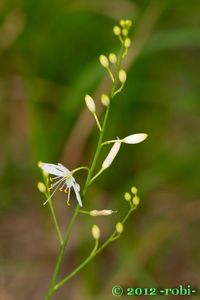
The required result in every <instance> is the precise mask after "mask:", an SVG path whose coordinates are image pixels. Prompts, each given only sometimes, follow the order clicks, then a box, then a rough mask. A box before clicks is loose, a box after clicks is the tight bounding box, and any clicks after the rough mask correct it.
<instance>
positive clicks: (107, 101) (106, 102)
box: [101, 94, 110, 106]
mask: <svg viewBox="0 0 200 300" xmlns="http://www.w3.org/2000/svg"><path fill="white" fill-rule="evenodd" d="M101 102H102V104H103V105H105V106H108V105H110V98H109V97H108V95H106V94H102V95H101Z"/></svg>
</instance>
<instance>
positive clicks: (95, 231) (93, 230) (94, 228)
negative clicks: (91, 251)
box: [92, 225, 100, 240]
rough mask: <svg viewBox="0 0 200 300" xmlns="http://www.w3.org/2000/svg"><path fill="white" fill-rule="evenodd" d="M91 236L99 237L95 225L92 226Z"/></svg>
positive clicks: (97, 228)
mask: <svg viewBox="0 0 200 300" xmlns="http://www.w3.org/2000/svg"><path fill="white" fill-rule="evenodd" d="M92 236H93V238H94V239H95V240H98V239H99V238H100V229H99V227H98V226H97V225H93V226H92Z"/></svg>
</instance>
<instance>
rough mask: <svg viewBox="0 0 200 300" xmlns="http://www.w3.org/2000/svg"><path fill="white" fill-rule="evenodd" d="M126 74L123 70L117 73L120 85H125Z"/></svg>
mask: <svg viewBox="0 0 200 300" xmlns="http://www.w3.org/2000/svg"><path fill="white" fill-rule="evenodd" d="M126 77H127V76H126V72H125V71H124V70H123V69H121V70H120V71H119V81H120V82H121V83H125V81H126Z"/></svg>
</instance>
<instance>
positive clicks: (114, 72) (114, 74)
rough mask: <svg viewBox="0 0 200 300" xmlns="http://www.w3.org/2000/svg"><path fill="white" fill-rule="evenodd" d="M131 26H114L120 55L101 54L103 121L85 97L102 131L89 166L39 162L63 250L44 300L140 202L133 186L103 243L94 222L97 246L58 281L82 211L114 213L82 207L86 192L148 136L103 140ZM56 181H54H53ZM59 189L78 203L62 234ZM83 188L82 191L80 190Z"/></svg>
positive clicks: (120, 226) (40, 185) (115, 234)
mask: <svg viewBox="0 0 200 300" xmlns="http://www.w3.org/2000/svg"><path fill="white" fill-rule="evenodd" d="M131 25H132V22H131V21H130V20H121V21H120V24H119V26H118V25H117V26H114V28H113V32H114V34H115V35H116V36H117V37H118V38H119V41H120V44H121V49H120V52H119V55H118V56H117V55H116V54H114V53H110V54H109V56H108V57H107V56H105V55H100V57H99V61H100V64H101V65H102V67H104V68H105V69H106V71H107V72H108V75H109V77H110V79H111V81H112V89H111V92H110V95H107V94H105V93H104V94H102V95H101V103H102V105H103V106H104V107H105V113H104V117H103V121H102V122H100V120H99V118H98V116H97V112H96V105H95V102H94V100H93V98H92V97H91V96H90V95H86V96H85V103H86V106H87V108H88V109H89V111H90V112H91V113H92V115H93V116H94V118H95V121H96V124H97V127H98V130H99V137H98V143H97V147H96V151H95V154H94V158H93V160H92V163H91V166H90V167H85V166H81V167H78V168H76V169H74V170H72V171H70V170H68V169H67V168H66V167H64V166H63V165H62V164H57V165H55V164H49V163H43V162H39V167H40V168H41V169H42V171H43V178H44V182H39V183H38V189H39V190H40V191H41V192H42V193H43V194H44V195H45V197H46V201H45V202H44V205H45V204H47V203H48V205H49V206H50V210H51V213H52V217H53V220H54V224H55V228H56V231H57V235H58V238H59V242H60V251H59V254H58V258H57V262H56V266H55V269H54V273H53V276H52V279H51V284H50V288H49V291H48V293H47V296H46V298H45V300H50V299H51V298H52V295H53V293H54V292H55V291H56V290H57V289H59V288H60V287H61V286H62V285H63V284H65V283H66V282H67V281H69V280H70V279H71V278H72V277H73V276H74V275H76V274H77V273H78V272H79V271H80V270H81V269H82V268H83V267H84V266H86V265H87V264H88V263H89V261H91V260H92V259H93V258H94V257H96V255H97V254H98V253H100V252H101V251H102V250H103V249H104V248H105V247H106V246H107V245H108V244H110V243H111V242H113V241H114V240H116V239H118V238H119V237H120V235H121V233H122V231H123V227H124V223H125V222H126V220H127V219H128V217H129V216H130V214H131V213H132V212H133V211H134V210H135V209H136V208H137V206H138V204H139V197H138V195H137V189H136V188H135V187H132V189H131V191H132V194H133V195H131V194H130V193H128V192H126V193H125V195H124V198H125V200H127V201H128V203H129V209H128V212H127V213H126V215H125V216H124V218H123V219H122V220H120V221H119V222H117V224H116V226H115V229H114V231H113V232H112V234H111V235H110V236H109V237H108V238H107V240H106V241H105V242H104V243H102V244H100V229H99V227H98V226H97V225H93V227H92V236H93V238H94V248H93V249H92V251H91V252H90V254H89V255H88V256H87V257H86V259H85V260H84V261H83V262H82V263H81V264H80V265H79V266H78V267H77V268H76V269H75V270H74V271H72V272H71V273H70V274H68V275H67V276H66V277H65V278H63V279H62V280H61V281H59V282H57V277H58V273H59V270H60V266H61V263H62V259H63V256H64V253H65V249H66V246H67V244H68V241H69V237H70V235H71V232H72V227H73V225H74V223H75V221H76V219H77V217H78V215H79V214H82V213H83V214H88V215H90V216H92V217H97V216H108V215H111V214H113V213H114V211H112V210H110V209H104V210H100V211H99V210H92V211H87V210H82V208H81V207H82V206H83V205H84V206H85V205H86V203H85V202H86V201H85V200H86V194H87V191H88V188H89V187H90V185H91V184H92V183H93V182H94V181H95V180H96V179H97V178H98V177H99V176H100V175H101V174H102V173H103V172H104V171H105V170H106V169H107V168H109V167H110V166H111V164H112V162H113V160H114V159H115V157H116V155H117V153H118V152H119V150H120V147H121V145H122V144H123V143H126V144H137V143H140V142H142V141H143V140H145V139H146V137H147V134H145V133H137V134H131V135H129V136H127V137H125V138H122V139H121V138H119V137H117V138H116V139H113V140H109V141H103V138H104V133H105V130H106V126H107V124H108V120H109V119H108V117H109V112H110V106H111V105H112V104H113V99H114V97H115V96H116V95H117V94H119V93H120V92H121V91H122V89H123V87H124V84H125V82H126V79H127V74H126V72H125V70H123V69H122V63H123V59H124V57H125V56H126V55H127V53H128V49H129V47H130V46H131V40H130V38H129V30H130V27H131ZM107 144H113V146H112V147H111V149H110V151H109V153H108V155H107V157H106V158H105V160H104V161H103V163H102V166H101V168H100V170H99V171H97V172H96V173H95V170H96V165H97V162H98V161H99V155H100V152H101V150H102V148H103V147H104V146H105V145H107ZM81 170H85V171H87V177H86V180H85V185H84V187H83V189H82V190H81V189H80V186H79V185H78V183H77V182H76V180H75V178H74V174H76V172H79V171H81ZM49 175H53V176H54V177H53V178H52V177H50V176H49ZM51 181H53V183H51ZM51 189H52V190H53V192H52V193H50V190H51ZM58 189H60V190H61V191H62V190H64V192H66V193H67V194H68V196H67V202H68V204H69V201H70V195H71V193H70V191H71V189H73V190H74V193H75V196H76V199H77V201H78V204H77V206H76V208H75V210H74V213H73V215H72V218H71V220H70V222H69V225H68V228H67V230H66V232H65V234H64V235H63V234H62V233H61V230H60V226H59V223H58V220H57V217H56V213H55V210H54V206H53V203H52V196H53V195H54V193H55V192H56V191H57V190H58ZM80 190H81V192H80Z"/></svg>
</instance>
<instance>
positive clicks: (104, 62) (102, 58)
mask: <svg viewBox="0 0 200 300" xmlns="http://www.w3.org/2000/svg"><path fill="white" fill-rule="evenodd" d="M99 61H100V64H101V65H102V66H103V67H104V68H107V67H108V66H109V61H108V58H107V57H106V56H105V55H100V56H99Z"/></svg>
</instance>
